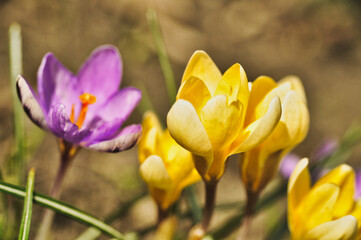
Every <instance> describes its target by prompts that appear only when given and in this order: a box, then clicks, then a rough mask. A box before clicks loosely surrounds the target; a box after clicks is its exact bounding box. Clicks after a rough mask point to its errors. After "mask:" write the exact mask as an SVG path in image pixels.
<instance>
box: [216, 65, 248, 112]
mask: <svg viewBox="0 0 361 240" xmlns="http://www.w3.org/2000/svg"><path fill="white" fill-rule="evenodd" d="M215 95H226V96H227V97H228V105H230V104H231V103H232V102H237V100H240V102H241V103H242V105H244V106H247V103H248V96H249V91H248V81H247V76H246V73H245V71H244V69H243V68H242V66H241V65H240V64H239V63H236V64H234V65H233V66H232V67H230V68H229V69H228V70H227V71H226V72H225V73H224V74H223V77H222V79H221V80H220V81H219V84H218V86H217V89H216V92H215Z"/></svg>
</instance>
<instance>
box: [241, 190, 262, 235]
mask: <svg viewBox="0 0 361 240" xmlns="http://www.w3.org/2000/svg"><path fill="white" fill-rule="evenodd" d="M258 197H259V193H258V192H253V191H251V190H248V189H247V203H246V209H245V211H244V218H243V231H240V233H239V234H238V237H237V240H241V239H248V237H249V236H248V235H249V232H250V230H251V221H252V215H253V213H254V211H255V206H256V203H257V201H258Z"/></svg>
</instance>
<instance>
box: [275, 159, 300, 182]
mask: <svg viewBox="0 0 361 240" xmlns="http://www.w3.org/2000/svg"><path fill="white" fill-rule="evenodd" d="M300 159H301V158H300V157H299V156H297V155H296V154H294V153H289V154H287V155H286V156H285V157H284V158H283V159H282V162H281V164H280V172H281V174H282V176H283V177H284V178H289V177H290V176H291V174H292V172H293V169H294V168H295V167H296V165H297V163H298V161H299V160H300Z"/></svg>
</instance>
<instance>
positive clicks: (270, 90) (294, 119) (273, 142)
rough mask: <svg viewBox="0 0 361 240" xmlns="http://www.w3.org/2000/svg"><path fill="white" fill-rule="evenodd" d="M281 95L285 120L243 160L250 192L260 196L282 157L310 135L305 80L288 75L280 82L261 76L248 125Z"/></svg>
mask: <svg viewBox="0 0 361 240" xmlns="http://www.w3.org/2000/svg"><path fill="white" fill-rule="evenodd" d="M275 96H278V97H279V98H280V99H281V103H282V116H281V119H280V121H279V123H278V125H277V127H276V128H275V130H274V131H273V132H272V134H271V135H270V136H269V137H268V138H267V139H266V141H264V142H263V143H262V144H260V145H259V146H257V147H255V148H253V149H252V150H250V151H247V152H245V154H244V155H243V156H242V158H241V159H242V160H241V161H240V170H241V175H242V180H243V182H244V183H245V186H246V189H247V192H248V194H254V195H258V194H259V192H260V191H261V190H262V189H263V188H264V187H265V185H266V184H267V183H268V182H269V181H270V180H271V179H272V178H273V177H274V176H275V174H276V173H277V171H278V165H279V162H280V160H281V159H282V158H283V157H284V156H285V155H286V154H287V153H288V152H289V151H291V149H292V148H294V147H295V146H296V145H297V144H299V143H300V142H301V141H303V139H304V138H305V137H306V135H307V132H308V128H309V112H308V108H307V102H306V95H305V92H304V89H303V86H302V82H301V81H300V80H299V78H297V77H295V76H288V77H285V78H284V79H282V80H281V81H279V82H278V83H276V82H275V81H274V80H273V79H272V78H269V77H266V76H261V77H259V78H257V79H256V80H255V81H254V82H253V84H252V90H251V93H250V98H249V104H248V109H247V116H246V121H245V122H246V125H247V124H250V123H251V122H253V121H254V119H257V118H259V117H260V116H262V115H263V114H264V112H265V111H266V108H267V106H268V105H269V103H270V102H271V100H272V99H273V98H274V97H275Z"/></svg>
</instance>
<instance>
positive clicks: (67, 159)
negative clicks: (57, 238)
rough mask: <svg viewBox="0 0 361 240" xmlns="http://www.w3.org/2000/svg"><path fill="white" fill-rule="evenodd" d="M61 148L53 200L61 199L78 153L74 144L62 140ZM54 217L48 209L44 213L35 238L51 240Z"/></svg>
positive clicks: (37, 239) (51, 193) (52, 195)
mask: <svg viewBox="0 0 361 240" xmlns="http://www.w3.org/2000/svg"><path fill="white" fill-rule="evenodd" d="M59 146H60V166H59V168H58V172H57V174H56V178H55V181H54V185H53V187H52V188H51V191H50V196H51V197H52V198H59V197H60V194H61V189H62V185H63V182H64V178H65V175H66V172H67V170H68V168H69V166H70V164H71V163H72V160H73V158H74V156H75V154H76V152H77V147H74V146H73V145H72V144H70V143H68V142H65V141H63V140H60V144H59ZM54 215H55V212H54V211H52V210H50V209H46V210H45V211H44V215H43V219H42V221H41V224H40V228H39V230H38V233H37V235H36V238H35V239H36V240H46V239H49V238H48V235H49V231H50V228H51V225H52V223H53V220H54Z"/></svg>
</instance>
